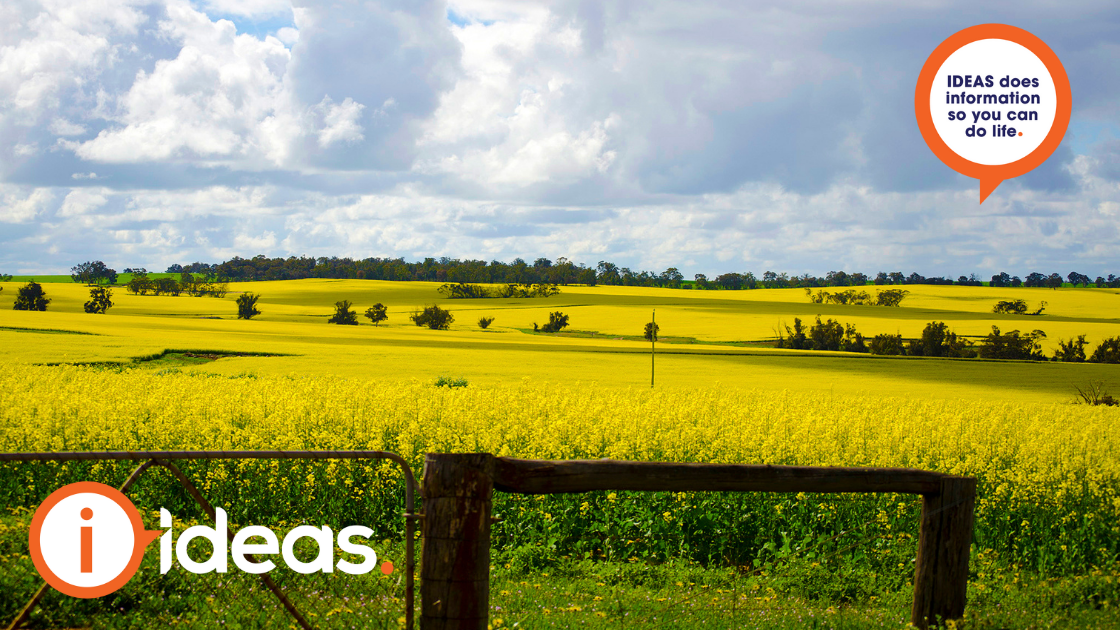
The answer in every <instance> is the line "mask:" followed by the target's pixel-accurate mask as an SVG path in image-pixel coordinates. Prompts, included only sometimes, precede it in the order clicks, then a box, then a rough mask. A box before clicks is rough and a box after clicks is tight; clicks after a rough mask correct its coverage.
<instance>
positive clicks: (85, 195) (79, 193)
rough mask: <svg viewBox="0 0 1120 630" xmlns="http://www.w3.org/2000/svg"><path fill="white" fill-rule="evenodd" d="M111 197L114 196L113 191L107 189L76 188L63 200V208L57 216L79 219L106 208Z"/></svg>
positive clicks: (60, 208)
mask: <svg viewBox="0 0 1120 630" xmlns="http://www.w3.org/2000/svg"><path fill="white" fill-rule="evenodd" d="M110 195H112V191H110V190H108V189H106V188H102V189H95V188H74V189H73V190H71V191H70V192H69V193H67V194H66V198H65V199H63V200H62V206H61V207H59V209H58V213H57V214H58V216H60V217H77V216H80V215H83V214H87V213H88V212H90V211H91V210H97V209H98V208H100V207H102V206H104V205H105V204H106V203H107V202H108V201H109V196H110Z"/></svg>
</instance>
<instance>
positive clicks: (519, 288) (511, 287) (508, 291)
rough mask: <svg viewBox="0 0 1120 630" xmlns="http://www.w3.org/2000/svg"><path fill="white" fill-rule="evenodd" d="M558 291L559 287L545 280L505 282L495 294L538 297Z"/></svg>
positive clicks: (549, 295)
mask: <svg viewBox="0 0 1120 630" xmlns="http://www.w3.org/2000/svg"><path fill="white" fill-rule="evenodd" d="M558 293H560V288H559V287H557V286H556V285H555V284H549V283H547V282H544V283H541V284H513V283H510V284H506V285H505V286H504V287H501V288H499V289H498V291H497V294H496V296H497V297H501V298H538V297H542V298H543V297H552V296H554V295H557V294H558Z"/></svg>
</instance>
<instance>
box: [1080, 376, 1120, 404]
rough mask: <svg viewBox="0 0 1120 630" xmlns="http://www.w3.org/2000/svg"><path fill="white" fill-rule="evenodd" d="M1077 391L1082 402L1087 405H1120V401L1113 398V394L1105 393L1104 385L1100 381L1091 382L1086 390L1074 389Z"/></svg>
mask: <svg viewBox="0 0 1120 630" xmlns="http://www.w3.org/2000/svg"><path fill="white" fill-rule="evenodd" d="M1074 389H1076V390H1077V395H1078V396H1080V397H1081V402H1083V403H1084V404H1086V405H1104V406H1106V407H1115V406H1117V405H1120V400H1116V399H1115V398H1113V397H1112V394H1109V393H1108V392H1106V391H1104V383H1102V382H1100V381H1089V384H1088V385H1086V386H1085V387H1084V388H1081V387H1076V386H1075V387H1074Z"/></svg>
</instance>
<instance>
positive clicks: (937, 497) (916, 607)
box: [420, 453, 976, 630]
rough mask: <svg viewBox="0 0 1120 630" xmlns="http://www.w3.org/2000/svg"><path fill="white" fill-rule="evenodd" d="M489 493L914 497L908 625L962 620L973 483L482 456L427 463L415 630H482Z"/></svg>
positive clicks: (924, 474) (833, 471) (887, 472)
mask: <svg viewBox="0 0 1120 630" xmlns="http://www.w3.org/2000/svg"><path fill="white" fill-rule="evenodd" d="M494 490H497V491H499V492H509V493H515V494H562V493H573V492H590V491H594V490H638V491H643V490H644V491H662V492H712V491H740V492H889V493H900V494H920V495H922V497H923V499H922V517H921V531H920V532H919V538H918V557H917V562H916V568H915V572H914V603H913V607H912V609H911V623H913V624H914V625H915V626H917V627H919V628H927V627H928V626H929V624H930V623H937V622H938V621H944V620H949V619H960V618H961V617H963V616H964V607H965V595H966V589H967V586H968V556H969V546H970V544H971V542H972V521H973V510H974V506H975V501H976V480H975V479H973V478H971V477H956V476H952V475H946V474H942V473H936V472H929V471H924V470H915V469H909V468H828V467H811V466H760V465H748V464H674V463H657V462H628V461H615V460H609V459H601V460H572V461H543V460H531V459H514V458H509V457H494V456H493V455H490V454H488V453H466V454H457V453H446V454H442V453H441V454H437V453H429V454H428V455H427V458H426V459H425V462H424V475H423V479H422V482H421V495H422V496H423V500H424V520H423V526H422V534H423V545H424V547H423V550H422V551H421V559H420V563H421V576H422V580H421V586H420V606H421V616H420V628H421V630H445V629H447V630H451V629H454V630H459V629H464V630H466V629H470V630H483V629H485V628H486V626H487V623H488V612H489V607H490V586H489V580H490V519H491V501H492V496H493V492H494Z"/></svg>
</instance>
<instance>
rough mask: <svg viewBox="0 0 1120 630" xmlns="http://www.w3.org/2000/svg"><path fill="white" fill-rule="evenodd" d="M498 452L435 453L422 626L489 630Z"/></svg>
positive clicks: (427, 491) (428, 481)
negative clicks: (492, 503) (495, 461)
mask: <svg viewBox="0 0 1120 630" xmlns="http://www.w3.org/2000/svg"><path fill="white" fill-rule="evenodd" d="M493 477H494V457H493V456H492V455H490V454H488V453H470V454H441V453H429V454H428V455H427V457H426V458H425V460H424V478H423V482H422V485H421V494H422V496H423V498H424V520H423V525H422V526H421V533H422V535H423V550H422V551H421V558H420V629H421V630H460V629H461V630H485V629H486V625H487V622H488V615H489V610H490V511H491V503H490V501H491V495H492V494H493V490H494V479H493Z"/></svg>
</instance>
